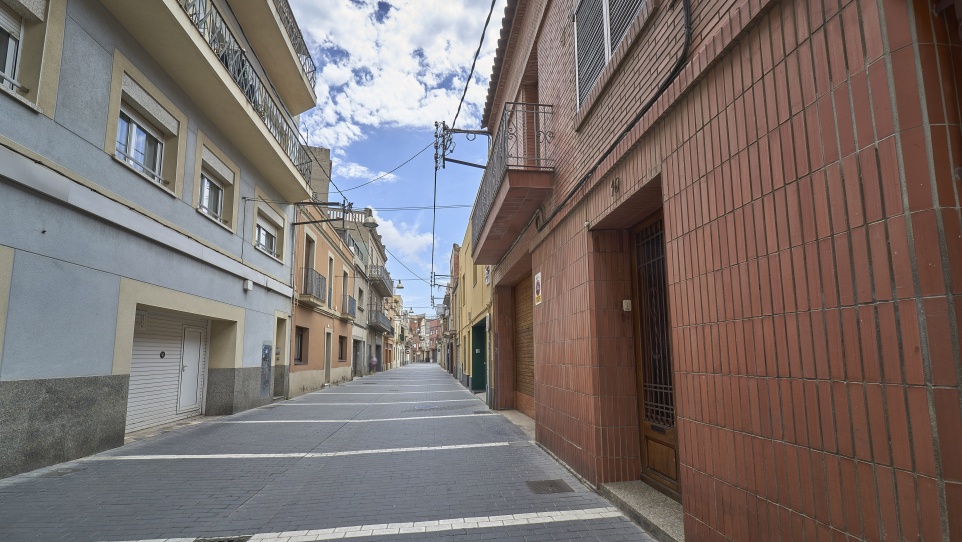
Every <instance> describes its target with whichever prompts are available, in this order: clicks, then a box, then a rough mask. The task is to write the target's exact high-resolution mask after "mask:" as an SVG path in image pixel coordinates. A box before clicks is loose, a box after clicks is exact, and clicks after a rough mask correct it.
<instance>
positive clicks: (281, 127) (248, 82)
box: [178, 0, 311, 185]
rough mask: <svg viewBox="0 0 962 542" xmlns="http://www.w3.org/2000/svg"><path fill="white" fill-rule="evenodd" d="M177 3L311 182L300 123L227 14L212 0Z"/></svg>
mask: <svg viewBox="0 0 962 542" xmlns="http://www.w3.org/2000/svg"><path fill="white" fill-rule="evenodd" d="M178 3H179V4H180V6H181V7H182V8H183V9H184V12H185V13H186V14H187V16H188V17H190V20H191V22H192V23H193V24H194V26H195V27H196V28H197V30H198V31H199V32H200V34H201V36H203V37H204V40H205V41H207V44H208V45H209V46H210V48H211V50H212V51H214V54H215V55H217V58H218V59H219V60H220V63H221V64H223V65H224V67H225V68H227V72H228V73H230V76H231V78H232V79H233V80H234V82H235V83H237V86H238V87H240V90H241V92H243V93H244V96H246V97H247V101H248V102H249V103H250V104H251V106H253V108H254V110H255V111H256V112H257V114H258V116H260V118H261V120H262V121H264V124H265V125H266V126H267V129H268V131H270V133H271V135H273V136H274V139H275V140H277V143H278V144H279V145H280V146H281V148H282V149H284V152H285V153H286V154H287V156H288V157H289V158H290V159H291V162H293V163H294V166H295V167H296V168H297V171H298V172H300V174H301V176H302V177H303V178H304V182H306V183H307V184H308V185H310V181H311V175H310V172H311V158H310V154H309V153H308V150H307V145H306V144H305V143H304V142H302V141H301V135H300V132H299V131H298V129H297V123H295V122H294V119H293V118H291V116H290V114H289V113H288V112H287V110H286V109H284V108H283V107H282V106H280V105H278V103H277V101H276V100H275V99H274V97H273V96H272V95H271V93H270V92H269V91H268V90H267V89H268V85H267V84H265V83H264V81H263V80H262V79H261V77H260V75H259V74H258V73H257V71H256V70H255V69H254V66H253V64H251V61H250V59H248V58H247V53H246V52H245V51H244V48H243V47H241V46H240V43H239V42H238V41H237V38H236V37H234V34H233V33H232V32H231V30H230V27H229V26H228V25H227V22H226V21H224V17H223V16H222V15H221V14H220V12H219V11H218V10H217V8H216V7H215V6H214V4H213V2H212V1H211V0H178ZM308 56H310V55H308Z"/></svg>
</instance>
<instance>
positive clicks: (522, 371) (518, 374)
mask: <svg viewBox="0 0 962 542" xmlns="http://www.w3.org/2000/svg"><path fill="white" fill-rule="evenodd" d="M531 285H532V281H531V277H528V278H526V279H524V280H523V281H521V282H520V283H518V285H517V286H515V287H514V356H515V358H514V359H515V365H514V367H515V373H514V389H515V391H517V392H518V393H523V394H525V395H527V396H529V397H534V325H533V318H532V312H533V309H534V290H533V289H532V286H531Z"/></svg>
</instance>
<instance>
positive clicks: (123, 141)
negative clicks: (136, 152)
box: [117, 113, 130, 156]
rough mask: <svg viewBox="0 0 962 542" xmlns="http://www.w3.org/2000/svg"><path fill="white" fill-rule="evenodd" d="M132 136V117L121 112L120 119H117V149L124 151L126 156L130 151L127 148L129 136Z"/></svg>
mask: <svg viewBox="0 0 962 542" xmlns="http://www.w3.org/2000/svg"><path fill="white" fill-rule="evenodd" d="M129 137H130V119H129V118H128V117H127V115H124V114H123V113H121V114H120V120H118V121H117V151H118V152H120V153H122V154H123V155H124V156H126V155H127V153H128V152H130V151H129V150H128V149H127V138H129Z"/></svg>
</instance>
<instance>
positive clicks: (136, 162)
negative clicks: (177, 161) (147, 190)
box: [117, 107, 170, 185]
mask: <svg viewBox="0 0 962 542" xmlns="http://www.w3.org/2000/svg"><path fill="white" fill-rule="evenodd" d="M163 155H164V136H163V135H162V134H161V132H160V131H158V130H157V129H156V128H154V127H153V126H151V125H150V123H149V122H147V121H146V120H144V118H143V117H141V116H140V115H138V114H136V113H134V112H133V111H132V110H130V109H127V108H126V107H121V109H120V116H119V120H118V121H117V158H120V159H121V160H123V161H124V162H127V163H128V164H130V165H131V166H133V168H134V169H136V170H137V171H139V172H141V173H143V174H144V175H147V176H148V177H150V178H151V179H153V180H154V181H155V182H158V183H160V184H163V185H168V184H170V183H169V182H168V181H165V180H164V179H163V178H162V177H161V176H160V173H161V172H160V168H161V161H162V159H163Z"/></svg>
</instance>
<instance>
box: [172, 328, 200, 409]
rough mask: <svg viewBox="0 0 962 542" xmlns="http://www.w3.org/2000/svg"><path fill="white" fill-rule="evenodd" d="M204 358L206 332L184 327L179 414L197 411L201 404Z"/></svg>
mask: <svg viewBox="0 0 962 542" xmlns="http://www.w3.org/2000/svg"><path fill="white" fill-rule="evenodd" d="M203 358H204V330H202V329H198V328H191V327H184V349H183V354H182V359H181V366H180V402H179V403H178V408H177V411H178V412H184V411H187V410H192V409H196V408H197V407H198V405H199V404H200V365H201V361H202V360H203Z"/></svg>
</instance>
